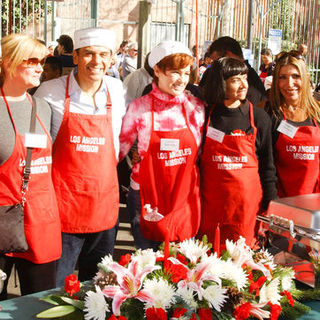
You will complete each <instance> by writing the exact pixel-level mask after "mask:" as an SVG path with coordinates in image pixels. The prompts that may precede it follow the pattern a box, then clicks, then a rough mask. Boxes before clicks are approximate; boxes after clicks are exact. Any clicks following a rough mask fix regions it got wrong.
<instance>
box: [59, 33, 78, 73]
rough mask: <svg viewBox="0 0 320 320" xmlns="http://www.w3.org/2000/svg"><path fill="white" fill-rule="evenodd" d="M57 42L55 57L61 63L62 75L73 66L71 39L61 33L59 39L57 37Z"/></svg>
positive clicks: (68, 71)
mask: <svg viewBox="0 0 320 320" xmlns="http://www.w3.org/2000/svg"><path fill="white" fill-rule="evenodd" d="M57 42H58V47H57V52H58V55H57V57H58V58H59V60H60V61H61V63H62V75H63V76H64V75H67V74H69V73H70V72H71V71H72V70H73V68H74V67H75V64H74V63H73V57H72V52H73V40H72V38H71V37H70V36H68V35H66V34H62V35H61V36H60V37H59V39H57Z"/></svg>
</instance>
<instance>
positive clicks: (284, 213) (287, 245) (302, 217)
mask: <svg viewBox="0 0 320 320" xmlns="http://www.w3.org/2000/svg"><path fill="white" fill-rule="evenodd" d="M257 219H258V220H260V221H262V222H263V227H264V228H265V229H267V230H268V232H267V235H268V239H269V243H270V244H271V246H272V248H273V250H275V253H276V252H278V253H277V254H276V256H275V257H277V259H278V260H279V261H278V262H277V263H280V264H283V265H287V266H291V267H292V268H293V269H294V270H295V272H296V279H297V280H299V281H301V282H304V283H305V284H308V285H310V286H314V274H313V268H312V265H311V263H310V261H309V260H310V257H309V253H310V251H311V250H312V249H315V250H318V251H319V250H320V193H314V194H308V195H302V196H296V197H288V198H281V199H277V200H273V201H271V202H270V204H269V208H268V211H267V214H266V215H265V216H258V217H257ZM279 250H280V252H279ZM285 252H288V254H286V253H285ZM290 254H291V255H290ZM288 255H289V256H291V260H292V261H286V259H283V258H282V256H284V257H288ZM279 257H280V259H279ZM294 257H295V258H294Z"/></svg>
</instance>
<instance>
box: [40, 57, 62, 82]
mask: <svg viewBox="0 0 320 320" xmlns="http://www.w3.org/2000/svg"><path fill="white" fill-rule="evenodd" d="M61 76H62V64H61V60H60V59H59V58H57V57H55V56H53V57H47V58H46V62H45V63H44V66H43V72H42V75H41V81H42V82H43V81H48V80H52V79H55V78H59V77H61Z"/></svg>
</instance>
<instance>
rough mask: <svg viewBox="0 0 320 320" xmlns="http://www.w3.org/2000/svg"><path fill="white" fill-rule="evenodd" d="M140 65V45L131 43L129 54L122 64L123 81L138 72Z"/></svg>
mask: <svg viewBox="0 0 320 320" xmlns="http://www.w3.org/2000/svg"><path fill="white" fill-rule="evenodd" d="M137 63H138V44H137V43H136V42H130V43H129V44H128V51H127V54H126V55H125V56H124V58H123V62H122V79H123V80H124V79H125V78H126V77H127V75H129V74H130V73H132V72H134V71H136V70H137Z"/></svg>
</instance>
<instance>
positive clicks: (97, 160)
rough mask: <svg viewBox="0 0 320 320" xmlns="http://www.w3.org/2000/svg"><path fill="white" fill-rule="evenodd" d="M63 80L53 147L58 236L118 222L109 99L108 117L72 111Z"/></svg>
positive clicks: (108, 95)
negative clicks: (60, 117)
mask: <svg viewBox="0 0 320 320" xmlns="http://www.w3.org/2000/svg"><path fill="white" fill-rule="evenodd" d="M69 79H70V75H69V76H68V78H67V84H66V94H65V111H64V116H63V120H62V123H61V127H60V129H59V132H58V135H57V138H56V140H55V142H54V144H53V171H52V174H53V183H54V187H55V190H56V195H57V200H58V206H59V212H60V218H61V228H62V232H66V233H92V232H99V231H102V230H107V229H110V228H112V227H114V225H115V224H116V222H117V218H118V209H119V189H118V178H117V169H116V167H117V160H116V156H115V149H114V145H113V132H112V116H111V107H112V106H111V98H110V94H109V91H107V106H106V111H107V114H106V115H88V114H79V113H72V112H70V96H69V93H68V89H69Z"/></svg>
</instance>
